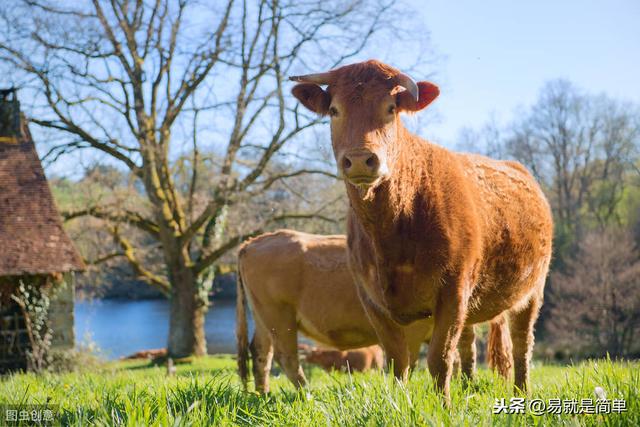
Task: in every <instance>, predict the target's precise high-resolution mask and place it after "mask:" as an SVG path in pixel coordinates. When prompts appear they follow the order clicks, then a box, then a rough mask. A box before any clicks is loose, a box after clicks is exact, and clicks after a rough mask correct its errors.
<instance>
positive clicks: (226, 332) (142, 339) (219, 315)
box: [75, 300, 236, 359]
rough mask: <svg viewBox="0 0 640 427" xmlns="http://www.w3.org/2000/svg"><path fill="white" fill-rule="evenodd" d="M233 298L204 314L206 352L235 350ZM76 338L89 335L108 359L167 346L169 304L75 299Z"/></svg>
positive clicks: (83, 337)
mask: <svg viewBox="0 0 640 427" xmlns="http://www.w3.org/2000/svg"><path fill="white" fill-rule="evenodd" d="M235 312H236V308H235V302H234V301H220V302H216V303H215V304H214V306H213V307H211V308H210V309H209V311H208V313H207V315H206V320H205V330H206V335H207V351H208V353H210V354H213V353H234V352H235V341H236V337H235V319H236V313H235ZM75 333H76V341H77V342H79V343H82V342H83V341H85V340H86V337H89V338H90V340H91V341H92V342H94V343H95V344H96V345H97V346H98V347H99V348H100V350H101V351H102V352H103V353H104V356H106V357H107V358H109V359H117V358H120V357H122V356H128V355H130V354H132V353H135V352H136V351H140V350H145V349H152V348H163V347H166V346H167V336H168V333H169V303H168V301H166V300H143V301H122V300H95V301H90V302H87V301H76V304H75Z"/></svg>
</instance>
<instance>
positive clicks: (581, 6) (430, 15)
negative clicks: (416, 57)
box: [412, 0, 640, 145]
mask: <svg viewBox="0 0 640 427" xmlns="http://www.w3.org/2000/svg"><path fill="white" fill-rule="evenodd" d="M412 3H413V6H414V7H415V8H416V9H417V10H418V11H419V13H420V14H421V15H422V20H423V22H424V23H425V27H426V28H427V29H428V30H429V31H430V32H431V41H432V46H433V48H434V49H435V50H436V52H437V53H438V54H440V55H442V56H443V59H442V60H441V61H439V62H438V63H437V64H436V68H437V69H436V70H435V71H436V76H435V77H434V78H433V80H434V81H435V82H436V83H438V85H439V86H440V88H441V95H440V98H439V99H438V100H437V101H436V103H435V104H434V107H436V108H437V110H436V111H437V112H438V116H439V121H438V122H436V123H432V124H430V125H429V126H428V128H427V129H426V132H425V133H426V134H427V135H426V136H428V137H429V138H430V139H432V140H433V141H434V142H440V143H442V144H445V145H450V144H451V143H453V142H455V139H456V137H457V134H458V132H459V130H460V128H461V127H463V126H472V127H475V128H477V127H480V126H481V125H482V124H483V123H484V122H485V121H486V120H487V119H488V118H489V117H490V115H491V114H495V116H496V118H497V119H498V120H499V121H508V120H509V119H510V118H511V116H512V113H513V111H514V110H515V108H516V107H518V106H522V105H525V106H526V105H529V104H531V103H533V102H534V101H535V100H536V98H537V95H538V91H539V90H540V88H541V87H542V85H543V84H544V82H545V81H547V80H550V79H554V78H566V79H569V80H571V81H572V82H574V83H575V84H576V85H577V86H578V87H580V88H582V89H584V90H587V91H589V92H591V93H602V92H604V93H606V94H608V95H610V96H612V97H616V98H622V99H627V100H630V101H634V102H636V103H640V1H639V0H611V1H604V0H600V1H597V0H556V1H550V0H535V1H534V0H529V1H516V0H514V1H506V0H505V1H497V0H483V1H471V0H464V1H444V0H427V1H424V0H422V1H420V0H412ZM415 77H417V78H420V77H421V76H415Z"/></svg>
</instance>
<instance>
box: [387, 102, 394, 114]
mask: <svg viewBox="0 0 640 427" xmlns="http://www.w3.org/2000/svg"><path fill="white" fill-rule="evenodd" d="M387 111H388V113H389V114H394V113H395V112H396V106H395V105H393V104H392V105H389V109H388V110H387Z"/></svg>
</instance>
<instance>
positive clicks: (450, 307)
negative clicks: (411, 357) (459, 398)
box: [427, 283, 466, 403]
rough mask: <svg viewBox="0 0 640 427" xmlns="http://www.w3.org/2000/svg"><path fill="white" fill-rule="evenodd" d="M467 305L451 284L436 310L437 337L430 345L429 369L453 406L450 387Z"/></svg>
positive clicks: (435, 334)
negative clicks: (450, 398) (455, 354)
mask: <svg viewBox="0 0 640 427" xmlns="http://www.w3.org/2000/svg"><path fill="white" fill-rule="evenodd" d="M465 314H466V304H465V303H464V300H463V298H462V297H461V295H460V292H459V291H458V289H457V288H456V287H455V286H454V285H453V284H452V283H447V284H445V286H444V287H443V288H442V290H441V291H440V295H439V297H438V304H437V306H436V310H435V317H434V321H435V324H434V328H433V336H432V337H431V344H430V345H429V353H428V355H427V365H428V366H429V372H430V373H431V375H432V376H433V378H434V380H435V384H436V389H437V390H438V391H439V392H441V393H442V394H443V395H444V397H445V401H446V402H447V403H449V384H450V382H451V374H452V371H453V359H454V353H455V351H456V346H457V345H458V340H459V338H460V333H461V332H462V329H463V327H464V318H465Z"/></svg>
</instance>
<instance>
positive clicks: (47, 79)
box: [0, 0, 406, 356]
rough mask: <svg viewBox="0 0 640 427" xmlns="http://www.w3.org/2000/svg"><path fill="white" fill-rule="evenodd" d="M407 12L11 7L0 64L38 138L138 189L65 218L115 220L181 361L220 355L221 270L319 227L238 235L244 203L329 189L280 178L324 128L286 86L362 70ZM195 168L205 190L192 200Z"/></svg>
mask: <svg viewBox="0 0 640 427" xmlns="http://www.w3.org/2000/svg"><path fill="white" fill-rule="evenodd" d="M396 8H397V5H396V2H393V1H388V2H375V1H374V2H362V1H350V2H343V1H331V0H323V1H319V0H309V1H293V0H291V1H278V0H270V1H267V0H255V1H252V2H247V1H246V0H244V1H233V0H228V1H224V2H198V1H195V0H194V1H190V0H176V1H170V0H153V1H152V0H150V1H129V0H110V1H100V0H92V1H82V2H57V1H49V0H15V1H10V2H3V4H2V6H0V23H1V24H0V27H2V28H1V29H0V33H1V36H0V63H2V64H3V67H4V71H5V72H7V73H10V74H7V75H12V76H13V78H14V80H15V83H16V84H18V85H19V86H21V87H22V88H23V90H22V93H23V95H24V94H26V95H27V99H28V113H29V114H30V116H31V122H32V123H35V124H36V125H38V126H40V127H41V128H42V129H48V130H50V131H51V132H48V135H49V136H50V138H51V139H50V140H51V141H52V142H53V143H52V146H51V147H50V150H49V151H48V153H47V156H46V157H47V158H49V159H51V160H56V159H58V158H64V159H66V160H67V161H69V160H71V161H74V160H75V159H77V157H76V155H74V154H73V153H77V152H78V151H82V152H84V151H87V150H89V151H90V150H93V152H98V153H100V154H101V155H102V158H105V157H106V158H109V159H110V161H111V162H112V163H113V164H119V165H120V166H121V167H124V168H126V169H127V170H128V172H129V174H130V175H131V176H132V177H134V178H135V180H136V181H137V182H138V183H139V184H140V185H139V187H140V189H139V194H140V195H142V196H144V197H142V198H141V199H142V201H141V200H140V199H136V200H135V201H131V200H125V201H123V202H122V203H117V204H98V205H92V206H87V207H86V209H82V210H78V211H74V212H66V213H65V214H66V216H67V218H79V217H81V216H87V215H88V216H92V217H95V218H99V219H101V220H104V221H105V222H106V224H107V227H108V229H109V231H110V233H111V234H112V236H113V238H114V239H115V242H116V243H117V246H118V247H119V250H118V252H117V255H118V256H123V257H125V258H126V259H127V260H128V262H129V263H130V265H131V266H132V268H133V270H134V271H135V272H136V274H137V275H139V276H140V277H143V278H144V279H145V280H146V281H147V282H148V283H150V284H151V285H153V286H155V287H157V288H158V289H160V290H161V291H162V292H163V293H165V294H167V295H168V296H170V301H171V319H170V332H169V340H168V348H169V353H170V354H171V355H174V356H182V355H187V354H197V355H200V354H204V353H205V352H206V341H205V334H204V327H203V325H204V314H205V312H206V310H207V304H208V302H207V293H208V287H209V286H210V280H209V278H210V273H211V269H212V268H213V265H214V263H215V262H216V261H217V260H218V259H220V257H221V256H222V255H224V254H225V253H226V252H227V251H229V250H230V249H231V248H233V247H234V246H235V245H237V244H238V243H239V242H241V241H242V240H244V239H245V238H246V237H248V236H251V235H254V234H257V233H259V232H260V231H261V230H262V229H263V228H264V227H266V226H267V225H268V224H272V223H274V222H276V221H278V220H282V219H287V218H310V217H318V216H321V214H318V213H317V212H285V211H281V210H279V209H276V210H271V211H267V212H261V213H260V215H259V217H260V224H257V225H256V226H255V228H253V229H249V230H247V229H246V227H245V228H244V229H243V231H242V232H237V233H228V231H229V230H230V228H229V227H227V223H228V222H229V221H230V220H233V218H229V212H231V210H232V209H233V208H234V206H236V205H237V204H238V203H239V202H240V201H242V200H246V199H247V198H253V197H260V196H261V195H264V194H265V192H267V191H269V190H270V189H272V188H273V185H274V183H277V182H282V181H286V180H287V179H290V178H292V177H299V176H301V175H303V174H309V173H316V174H326V175H331V174H330V173H327V172H326V168H325V169H322V168H319V169H316V168H308V167H300V166H299V165H300V163H294V164H293V166H295V169H288V170H278V169H277V168H270V164H271V163H272V160H273V158H274V156H275V155H276V154H277V153H279V152H282V151H283V149H285V146H286V145H291V141H292V140H294V139H295V138H298V137H299V136H300V135H303V134H304V133H305V131H307V130H308V129H310V128H311V127H313V126H314V125H315V124H316V123H317V119H316V118H315V117H309V116H307V115H305V113H304V112H303V111H299V110H298V107H297V105H296V104H295V103H292V102H289V100H288V98H289V96H288V88H287V87H286V86H285V85H284V80H285V77H286V75H287V74H288V73H290V72H293V71H296V70H294V69H295V68H296V67H300V68H301V67H303V66H304V67H305V68H307V66H308V67H309V68H310V69H311V68H326V67H331V66H334V65H336V64H337V63H339V62H341V61H343V60H345V59H347V58H349V57H351V56H354V55H357V54H358V53H359V52H361V51H362V49H363V48H364V47H365V46H366V45H367V43H368V42H369V40H370V39H371V37H373V35H375V34H376V33H377V32H378V31H381V30H383V29H389V28H391V27H392V24H393V22H394V20H395V19H397V17H399V16H404V15H406V14H405V13H404V11H402V13H400V12H399V11H398V10H396ZM403 19H404V18H403ZM310 62H313V63H310ZM22 99H23V101H24V100H25V97H24V96H23V98H22ZM299 140H300V139H298V141H299ZM207 152H209V153H214V154H215V156H213V157H212V161H211V162H210V163H208V164H206V167H207V168H214V169H215V170H216V171H217V173H216V175H215V177H214V178H213V179H212V180H211V182H209V183H208V188H207V189H206V190H205V191H200V192H198V191H196V185H197V183H198V182H201V180H199V179H198V177H199V175H200V174H201V173H202V167H203V166H204V165H205V163H204V162H202V161H201V159H202V156H203V155H204V153H207ZM68 153H72V154H71V156H67V154H68ZM185 153H188V155H189V156H190V159H188V158H187V159H185V158H184V154H185ZM105 155H106V156H105ZM181 155H182V156H183V158H182V160H183V162H188V163H190V166H189V167H188V172H189V173H190V174H191V179H190V180H188V181H186V182H187V184H186V187H185V186H182V187H180V188H178V187H177V185H176V174H177V173H179V171H178V170H177V168H179V165H178V164H177V163H176V159H177V158H178V157H180V156H181ZM65 156H67V157H65ZM183 166H184V163H183ZM131 229H136V230H138V232H140V233H144V234H145V235H146V236H147V238H148V239H151V240H152V241H154V242H156V244H157V248H158V250H159V251H160V253H161V258H162V260H163V266H162V269H159V270H158V269H154V268H152V267H150V266H148V265H147V264H146V263H145V260H144V257H143V256H141V255H140V252H141V251H142V250H141V248H139V247H136V245H135V244H134V242H133V240H132V239H129V238H128V237H127V234H128V233H130V230H131ZM104 256H109V254H106V255H104Z"/></svg>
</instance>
